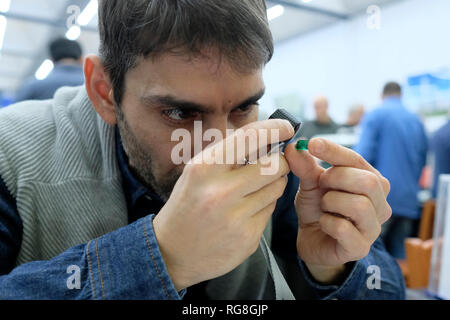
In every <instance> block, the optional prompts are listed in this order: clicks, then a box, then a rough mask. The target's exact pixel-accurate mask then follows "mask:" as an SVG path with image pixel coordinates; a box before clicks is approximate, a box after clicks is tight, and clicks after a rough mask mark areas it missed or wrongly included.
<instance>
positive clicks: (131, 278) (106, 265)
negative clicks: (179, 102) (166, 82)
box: [0, 130, 405, 300]
mask: <svg viewBox="0 0 450 320" xmlns="http://www.w3.org/2000/svg"><path fill="white" fill-rule="evenodd" d="M116 133H117V134H116V142H117V145H118V147H117V148H116V150H117V152H116V156H117V160H118V162H119V166H120V169H121V172H122V177H123V189H124V193H125V197H126V200H127V207H128V217H129V225H128V226H125V227H123V228H120V229H118V230H116V231H114V232H111V233H108V234H106V235H103V236H101V237H99V238H97V239H92V240H91V241H89V242H88V243H85V244H80V245H78V246H75V247H73V248H71V249H69V250H67V251H65V252H63V253H61V254H60V255H58V256H56V257H54V258H53V259H51V260H48V261H34V262H30V263H26V264H22V265H20V266H18V267H15V260H16V257H17V254H18V252H19V250H20V246H21V241H22V223H21V220H20V217H19V215H18V212H17V207H16V202H15V199H14V198H13V197H12V196H11V195H10V193H9V192H8V190H7V188H6V186H5V184H4V182H3V181H2V179H1V177H0V300H2V299H94V300H97V299H158V300H162V299H174V300H179V299H183V298H192V299H196V298H197V299H201V298H202V292H201V288H202V287H201V284H200V285H197V286H193V287H190V288H187V289H186V290H182V291H181V292H177V290H176V289H175V287H174V284H173V282H172V280H171V278H170V276H169V273H168V271H167V268H166V265H165V264H164V261H163V258H162V255H161V252H160V249H159V246H158V242H157V240H156V237H155V233H154V230H153V224H152V222H153V218H154V217H155V215H156V214H157V213H158V212H159V210H160V209H161V208H162V206H163V205H164V203H163V201H162V200H161V199H160V198H159V197H158V196H157V195H156V194H154V193H153V192H151V190H148V189H147V188H146V187H145V186H143V185H142V184H141V183H140V182H139V181H138V180H137V179H136V178H135V177H134V176H133V174H132V172H131V171H130V168H129V167H128V164H127V163H128V161H127V158H126V155H125V153H124V150H123V147H122V145H121V141H120V136H119V134H118V131H117V130H116ZM298 185H299V181H298V179H297V178H296V177H295V176H293V175H292V174H290V175H289V182H288V185H287V187H286V190H285V192H284V195H283V196H282V198H280V199H279V200H278V202H277V206H276V209H275V211H274V213H273V218H272V224H273V237H272V249H273V251H274V252H275V253H276V254H277V255H278V256H279V257H282V258H285V259H291V260H292V259H295V260H296V262H297V263H298V267H299V268H298V270H299V277H303V278H304V280H305V281H306V283H307V284H308V286H309V287H310V288H309V289H310V292H313V298H317V299H404V298H405V287H404V281H403V277H402V274H401V272H400V269H399V267H398V265H397V263H396V262H395V260H394V259H393V258H392V257H391V256H390V255H389V254H388V253H387V252H386V250H385V248H384V246H383V244H382V243H381V241H380V240H379V239H378V240H377V241H376V242H375V243H374V245H373V246H372V249H371V251H370V253H369V254H368V255H367V256H366V257H365V258H364V259H362V260H360V261H356V262H354V263H351V264H349V270H348V272H347V276H346V278H345V279H344V280H343V281H342V283H340V284H339V285H321V284H319V283H317V282H316V281H315V280H314V279H313V277H312V276H311V275H310V273H309V272H308V270H307V268H306V266H305V265H304V263H303V261H302V260H301V259H300V258H299V257H298V255H297V252H296V237H297V215H296V212H295V208H294V205H293V199H294V197H295V194H296V192H297V189H298ZM374 266H375V267H374ZM374 270H375V271H377V270H378V271H379V272H378V273H376V272H375V271H374ZM377 280H380V281H379V285H378V286H377V285H376V281H377ZM374 284H375V285H374ZM308 298H311V296H308Z"/></svg>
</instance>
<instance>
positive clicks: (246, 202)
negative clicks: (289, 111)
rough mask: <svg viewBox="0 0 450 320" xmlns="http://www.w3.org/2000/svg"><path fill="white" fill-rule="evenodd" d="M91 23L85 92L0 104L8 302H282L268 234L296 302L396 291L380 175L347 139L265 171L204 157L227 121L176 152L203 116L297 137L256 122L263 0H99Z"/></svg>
mask: <svg viewBox="0 0 450 320" xmlns="http://www.w3.org/2000/svg"><path fill="white" fill-rule="evenodd" d="M224 26H226V27H224ZM99 30H100V38H101V48H100V58H99V57H96V56H93V55H91V56H88V57H87V59H86V61H85V68H84V71H85V76H86V86H85V88H77V89H67V88H66V89H62V90H60V91H58V92H57V94H56V95H55V99H54V101H46V102H41V103H36V102H33V103H24V104H21V105H16V107H15V108H9V110H6V111H2V112H3V113H1V114H0V123H1V126H0V128H2V129H1V130H2V133H4V134H2V135H0V139H1V140H0V144H1V148H0V150H1V152H0V163H1V166H0V176H1V177H2V180H3V181H4V184H3V187H2V188H1V189H2V197H1V198H0V199H1V201H0V205H1V215H0V217H1V224H0V225H1V228H0V230H1V237H0V239H3V240H2V242H1V243H2V247H1V250H0V254H1V259H0V263H1V265H0V273H1V274H3V276H1V277H0V297H1V298H3V299H8V298H21V299H23V298H47V299H48V298H50V299H55V298H56V299H62V298H64V299H123V298H126V299H181V298H184V299H199V298H204V299H274V298H276V297H277V295H276V294H275V291H274V283H273V282H272V281H271V280H270V278H269V274H268V271H267V266H266V263H265V260H264V255H263V253H262V252H261V250H260V249H259V247H258V244H259V243H260V239H261V237H262V235H263V233H264V234H265V235H266V237H267V238H268V243H269V244H271V247H272V249H273V251H274V253H275V255H276V256H277V257H278V258H279V260H278V261H279V262H280V267H281V269H282V272H283V273H284V275H285V276H286V278H287V281H288V282H289V285H290V286H291V289H292V291H293V293H294V295H295V297H297V298H299V299H302V298H328V299H334V298H336V299H373V298H376V299H381V298H384V299H390V298H391V299H402V298H404V284H403V280H402V277H401V274H400V271H399V268H398V265H397V264H396V263H395V261H394V260H393V259H392V258H391V257H390V256H389V255H388V254H387V253H386V251H385V250H384V248H383V245H382V244H381V243H380V242H379V241H376V239H377V238H378V235H379V232H380V230H381V224H382V223H384V222H385V221H386V220H387V219H388V218H389V216H390V208H389V206H388V204H387V202H386V195H387V193H388V192H389V183H388V182H387V180H386V179H385V178H383V177H382V176H381V175H380V174H379V173H378V172H377V171H376V170H374V169H373V168H372V167H371V166H370V165H369V164H368V163H366V162H365V161H363V160H362V158H361V157H360V156H359V155H357V154H356V153H354V152H353V151H351V150H348V149H344V148H341V147H339V146H337V145H334V144H331V143H328V142H327V141H324V140H320V139H318V140H313V141H311V143H310V150H311V153H312V155H314V156H316V157H319V158H321V159H324V160H326V161H328V162H331V163H333V164H334V165H336V167H335V168H333V169H331V170H328V171H326V172H325V171H324V169H322V168H320V167H318V166H317V165H316V163H315V161H314V160H313V157H312V155H310V154H309V153H308V152H304V153H299V152H297V151H296V150H295V149H294V148H293V145H290V146H289V147H288V148H287V149H286V151H285V152H286V157H285V156H283V155H281V154H279V153H274V154H271V155H270V156H267V158H266V159H268V160H269V162H272V161H279V166H278V168H277V170H276V172H274V173H273V174H270V175H262V174H261V173H260V169H261V166H262V163H261V162H260V161H259V162H258V163H257V164H251V165H250V164H249V165H239V164H237V163H235V162H233V164H222V165H220V164H214V163H212V164H211V163H209V160H210V159H211V157H213V155H214V154H219V153H220V152H221V151H222V150H225V151H227V152H229V151H230V148H233V144H232V142H233V141H234V140H235V139H236V138H238V136H237V133H235V134H232V135H229V136H228V137H227V138H225V139H223V140H221V141H216V143H215V144H214V145H213V146H210V147H208V148H204V150H203V151H202V150H199V152H195V154H194V155H195V156H194V159H192V160H193V161H191V162H190V163H188V164H186V165H175V164H174V163H173V161H172V157H171V153H172V150H173V148H174V147H175V146H176V145H177V142H174V141H173V139H171V136H172V134H173V133H174V130H176V129H185V130H187V131H188V132H191V133H192V132H193V130H194V125H195V123H194V121H195V120H199V121H201V123H202V125H203V129H204V130H207V129H216V131H219V132H221V133H224V132H225V131H226V130H227V129H237V128H241V129H242V131H241V132H247V131H249V130H251V129H255V130H256V132H258V134H262V133H261V132H263V131H264V130H265V129H277V130H278V132H279V140H280V141H284V140H288V139H290V138H291V137H292V136H293V134H294V132H293V128H292V126H291V125H290V124H289V123H288V122H286V121H284V120H268V121H262V122H255V121H256V119H257V115H258V108H257V104H258V102H257V101H258V100H259V98H260V97H261V96H262V94H263V91H264V83H263V80H262V69H263V66H264V65H265V64H266V63H267V62H268V61H269V60H270V57H271V56H272V53H273V43H272V38H271V33H270V30H269V27H268V21H267V16H266V5H265V2H264V1H260V0H255V1H241V0H229V1H222V0H191V1H189V2H185V1H183V2H175V1H170V2H168V1H166V0H132V1H127V2H126V3H125V2H124V1H121V0H116V1H114V0H107V1H106V0H103V1H100V3H99ZM29 105H34V106H35V108H34V109H32V110H31V109H30V108H28V106H29ZM36 132H39V136H37V135H36V134H35V133H36ZM18 142H20V143H18ZM230 146H231V147H230ZM257 147H258V146H257ZM259 147H260V148H266V146H265V145H262V146H259ZM192 148H193V149H194V150H195V146H192ZM246 148H247V150H246V151H247V153H248V154H250V153H251V152H254V151H256V150H255V149H254V148H255V147H254V146H253V149H252V148H250V147H249V146H247V147H246ZM199 159H205V161H200V162H199V161H197V160H199ZM206 160H208V161H206ZM235 160H240V159H235ZM290 170H291V171H292V172H293V173H294V174H295V175H297V176H298V177H299V178H300V179H301V189H300V192H299V193H298V194H297V191H298V190H299V182H298V179H297V178H296V177H294V175H292V174H289V178H288V179H287V178H286V175H288V173H289V171H290ZM249 181H251V183H249ZM286 185H287V186H286ZM354 186H358V189H357V190H356V189H355V188H354ZM296 194H297V196H296ZM279 198H281V199H280V200H278V199H279ZM277 200H278V201H277ZM355 208H357V209H358V210H355ZM325 212H327V213H325ZM331 212H332V213H335V214H331ZM347 218H348V219H347ZM350 220H351V221H350ZM298 221H299V222H300V223H298ZM374 265H376V266H377V267H378V268H379V271H380V272H379V273H378V274H377V275H373V274H372V271H370V270H372V269H371V268H372V267H373V266H374ZM376 276H379V277H378V278H377V277H376ZM369 277H372V278H374V279H375V278H377V279H379V281H378V282H379V283H378V284H377V283H376V282H377V281H375V282H374V281H369V280H370V279H369ZM368 283H369V285H368ZM372 285H374V286H372Z"/></svg>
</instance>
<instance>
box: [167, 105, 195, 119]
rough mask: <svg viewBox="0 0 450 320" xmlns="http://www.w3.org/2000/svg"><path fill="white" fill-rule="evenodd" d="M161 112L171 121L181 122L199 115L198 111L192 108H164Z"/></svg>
mask: <svg viewBox="0 0 450 320" xmlns="http://www.w3.org/2000/svg"><path fill="white" fill-rule="evenodd" d="M162 114H163V115H164V116H165V117H166V118H168V119H169V120H171V121H176V122H183V121H191V120H195V119H196V118H198V117H199V116H200V112H198V111H193V110H182V109H177V108H172V109H166V110H163V111H162Z"/></svg>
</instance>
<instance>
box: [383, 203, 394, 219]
mask: <svg viewBox="0 0 450 320" xmlns="http://www.w3.org/2000/svg"><path fill="white" fill-rule="evenodd" d="M391 217H392V208H391V206H390V205H387V209H386V214H385V217H384V221H383V222H386V221H388V220H389V219H390V218H391Z"/></svg>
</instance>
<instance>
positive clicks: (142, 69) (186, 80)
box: [125, 54, 264, 106]
mask: <svg viewBox="0 0 450 320" xmlns="http://www.w3.org/2000/svg"><path fill="white" fill-rule="evenodd" d="M125 83H126V91H129V92H130V91H131V92H134V94H136V95H138V96H140V97H142V96H146V95H152V94H155V95H156V94H158V95H167V94H170V95H174V96H176V97H178V98H180V99H183V100H187V101H192V102H198V103H201V104H205V105H210V106H224V105H225V104H232V103H236V102H238V101H240V100H241V99H243V98H246V97H248V96H249V95H251V94H254V93H257V92H258V91H261V89H263V88H264V81H263V77H262V67H261V68H259V69H257V70H253V71H248V72H242V71H238V70H236V68H233V67H232V66H231V65H230V63H229V62H227V61H226V60H225V59H220V57H219V56H217V55H202V56H197V57H187V56H183V55H181V54H164V55H161V56H160V57H158V58H155V59H150V58H149V59H141V60H140V61H139V62H138V65H137V66H136V67H135V68H134V69H133V70H131V71H130V72H128V73H127V76H126V82H125Z"/></svg>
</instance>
